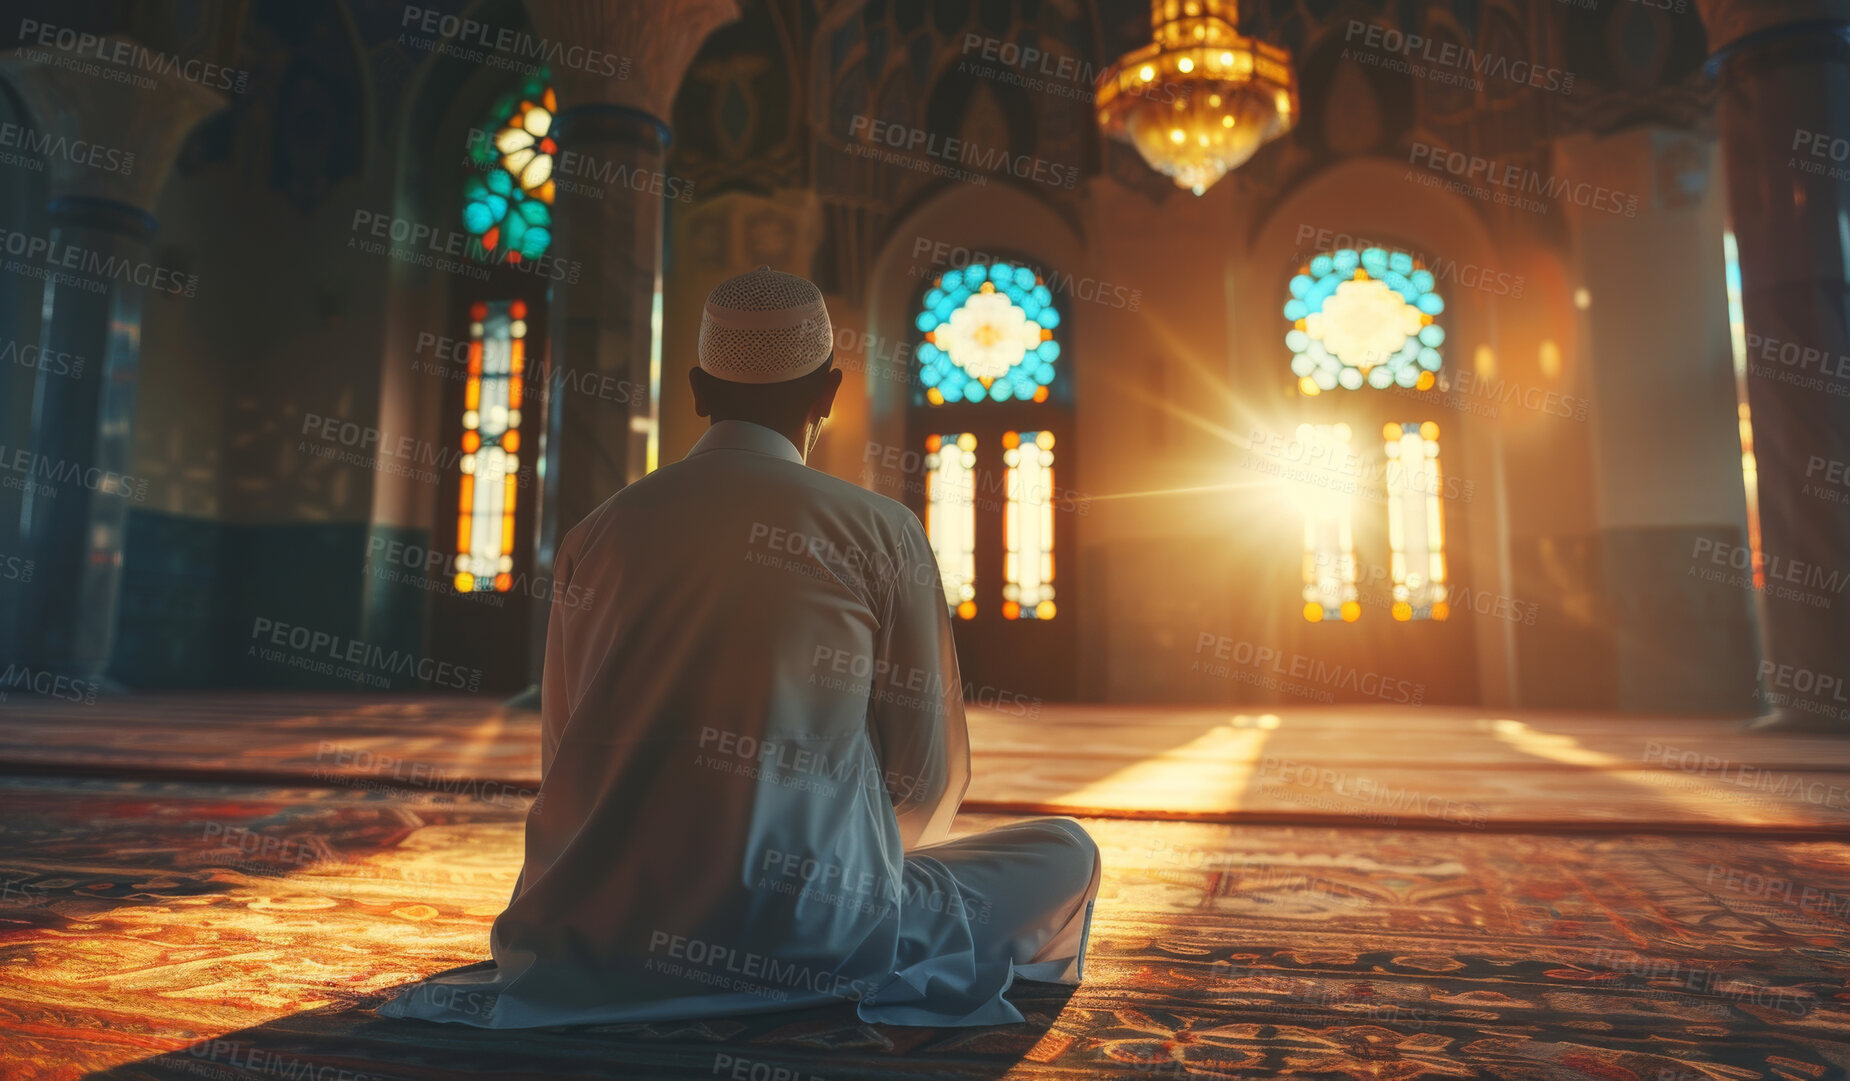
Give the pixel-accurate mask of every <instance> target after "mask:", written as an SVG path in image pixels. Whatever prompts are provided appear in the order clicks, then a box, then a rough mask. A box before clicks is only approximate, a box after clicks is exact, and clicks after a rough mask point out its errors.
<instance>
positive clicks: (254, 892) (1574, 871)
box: [0, 776, 1850, 1081]
mask: <svg viewBox="0 0 1850 1081" xmlns="http://www.w3.org/2000/svg"><path fill="white" fill-rule="evenodd" d="M524 805H525V800H524V798H523V797H522V796H521V795H520V794H519V793H518V792H517V791H516V792H504V793H483V792H469V793H461V792H456V793H437V792H428V791H425V792H420V791H406V790H398V789H394V790H375V791H366V790H361V789H359V788H356V787H354V786H351V785H320V786H278V785H262V784H253V783H249V782H209V781H202V780H190V781H162V780H152V779H123V778H60V777H51V776H14V777H11V778H6V779H0V972H4V973H5V976H4V978H3V979H0V1032H3V1033H4V1041H3V1045H0V1077H5V1078H7V1079H9V1081H10V1079H15V1078H17V1079H21V1081H27V1079H31V1081H37V1079H64V1078H79V1077H94V1078H108V1079H131V1078H133V1079H142V1078H176V1079H178V1078H188V1079H199V1078H238V1079H249V1081H262V1079H276V1078H305V1079H312V1081H375V1079H388V1078H401V1079H407V1081H424V1079H438V1078H461V1079H468V1078H489V1077H497V1078H499V1077H507V1078H531V1079H541V1078H544V1079H562V1078H639V1079H646V1078H694V1077H703V1078H712V1077H742V1078H752V1079H756V1081H768V1079H774V1078H775V1079H779V1081H798V1079H812V1078H827V1079H833V1081H850V1079H861V1078H895V1077H932V1078H942V1079H975V1078H1000V1077H1003V1076H1007V1077H1013V1078H1035V1079H1042V1078H1045V1079H1055V1078H1058V1079H1078V1078H1151V1077H1158V1078H1163V1077H1166V1078H1196V1077H1198V1078H1260V1077H1275V1076H1284V1075H1290V1076H1314V1077H1331V1078H1354V1079H1364V1078H1367V1079H1392V1081H1402V1079H1406V1081H1411V1079H1417V1078H1475V1077H1486V1078H1505V1079H1541V1078H1596V1079H1600V1081H1633V1079H1639V1081H1682V1079H1690V1081H1698V1079H1710V1081H1743V1079H1747V1078H1774V1077H1779V1078H1786V1079H1789V1081H1823V1079H1827V1078H1841V1077H1844V1076H1846V1074H1847V1072H1850V967H1847V966H1846V956H1850V955H1847V954H1846V946H1847V945H1850V845H1846V844H1844V843H1842V842H1841V841H1821V840H1791V839H1780V838H1777V837H1768V836H1751V835H1743V836H1735V837H1730V836H1726V835H1722V834H1711V835H1707V836H1683V837H1667V836H1660V835H1636V836H1624V835H1617V834H1611V833H1604V834H1574V833H1567V832H1557V833H1551V834H1546V835H1540V834H1538V835H1530V834H1522V833H1509V832H1503V833H1496V832H1489V831H1478V830H1473V829H1461V830H1454V831H1438V830H1432V829H1421V830H1385V829H1368V828H1362V827H1360V826H1351V827H1349V828H1333V827H1329V826H1323V825H1301V826H1269V827H1242V826H1233V825H1227V824H1219V823H1201V822H1158V821H1136V820H1125V819H1117V820H1107V819H1098V820H1092V821H1088V822H1087V826H1088V828H1090V829H1092V830H1093V831H1094V834H1095V836H1097V837H1098V838H1099V841H1100V843H1101V846H1102V848H1103V850H1104V860H1105V868H1106V871H1105V878H1104V884H1103V887H1102V891H1101V894H1100V897H1099V903H1098V906H1097V909H1096V916H1095V921H1094V927H1093V940H1092V950H1093V953H1092V957H1091V959H1090V961H1089V962H1088V970H1089V971H1088V980H1087V983H1086V985H1085V986H1083V987H1081V988H1079V989H1077V990H1076V991H1071V990H1068V989H1055V988H1048V987H1045V986H1041V987H1035V986H1034V985H1023V987H1022V988H1020V989H1018V992H1017V993H1016V995H1015V997H1016V1000H1017V1002H1018V1003H1020V1004H1021V1005H1022V1006H1023V1008H1024V1012H1025V1013H1026V1014H1027V1015H1028V1018H1029V1022H1028V1023H1027V1024H1025V1025H1014V1026H1007V1027H1003V1028H996V1029H977V1030H968V1029H966V1030H919V1029H897V1028H886V1027H880V1026H870V1025H866V1024H862V1023H860V1022H859V1021H857V1020H856V1019H855V1018H854V1017H853V1016H852V1014H851V1012H850V1011H849V1010H848V1009H847V1008H846V1007H843V1008H840V1009H831V1010H823V1011H808V1012H794V1013H787V1014H773V1015H764V1016H759V1017H754V1018H746V1019H740V1020H728V1021H707V1022H700V1023H679V1024H651V1025H623V1026H605V1027H595V1028H586V1029H576V1030H565V1031H558V1032H515V1033H506V1032H501V1033H495V1032H483V1031H479V1030H472V1029H464V1028H457V1027H450V1026H436V1025H426V1024H422V1023H418V1022H402V1021H389V1020H385V1019H381V1018H378V1017H377V1016H375V1015H374V1014H372V1013H371V1012H370V1011H369V1010H368V1009H367V1006H368V1005H369V1004H370V1003H372V1002H375V1001H377V999H378V998H379V997H380V996H381V995H382V994H383V993H384V992H386V991H387V990H388V989H389V988H391V987H394V986H396V985H399V984H402V983H405V982H408V981H411V980H414V979H416V978H418V977H420V976H423V975H426V974H428V973H431V972H435V971H439V970H441V969H445V968H449V967H452V966H454V965H457V964H461V963H465V962H468V961H472V960H475V959H478V958H479V957H481V956H482V955H483V951H484V943H485V936H486V931H487V927H488V924H489V921H490V920H491V919H492V918H493V916H494V915H495V914H496V913H497V912H498V911H499V909H500V907H501V904H502V902H503V901H504V900H505V898H506V895H507V892H508V890H509V888H510V887H511V886H512V882H513V873H514V870H515V868H516V866H517V864H518V858H519V822H520V818H521V815H522V812H523V809H524ZM993 821H994V819H993V818H990V817H988V816H980V815H979V816H966V817H965V818H964V819H961V820H960V825H961V826H962V827H964V828H971V829H974V828H980V827H982V826H985V825H988V824H990V823H991V822H993ZM780 1070H782V1071H786V1072H783V1073H779V1072H777V1071H780ZM734 1071H743V1072H736V1073H735V1072H734Z"/></svg>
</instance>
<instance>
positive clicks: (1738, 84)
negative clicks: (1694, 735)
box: [1701, 0, 1850, 732]
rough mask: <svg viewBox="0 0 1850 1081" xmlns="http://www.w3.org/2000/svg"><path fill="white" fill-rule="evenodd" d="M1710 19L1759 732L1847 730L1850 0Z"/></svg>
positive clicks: (1751, 3)
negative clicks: (1757, 642) (1742, 352)
mask: <svg viewBox="0 0 1850 1081" xmlns="http://www.w3.org/2000/svg"><path fill="white" fill-rule="evenodd" d="M1701 9H1702V16H1703V21H1704V23H1705V24H1706V26H1707V28H1708V32H1709V41H1710V45H1711V47H1712V49H1713V50H1714V56H1713V58H1712V59H1711V61H1710V70H1711V72H1712V73H1713V74H1714V75H1715V77H1716V78H1717V79H1718V80H1719V82H1720V90H1721V93H1720V103H1719V113H1720V118H1719V119H1720V127H1721V137H1722V154H1723V157H1724V159H1725V161H1726V163H1727V172H1728V186H1729V205H1730V217H1731V218H1732V220H1733V228H1734V233H1735V237H1736V240H1737V242H1738V244H1739V249H1740V269H1741V282H1742V303H1743V308H1744V312H1745V319H1746V324H1747V325H1746V332H1747V341H1748V351H1747V352H1748V377H1747V395H1748V404H1749V406H1750V408H1751V410H1752V415H1753V430H1754V449H1755V458H1756V461H1757V465H1758V474H1759V493H1760V528H1761V550H1762V554H1763V561H1762V562H1763V570H1764V575H1765V588H1764V589H1763V590H1762V591H1761V593H1760V612H1761V621H1762V628H1761V631H1762V639H1763V656H1762V663H1761V666H1760V674H1761V677H1762V678H1761V693H1762V695H1763V696H1764V701H1765V702H1766V704H1767V709H1766V713H1765V715H1764V716H1762V717H1761V718H1760V720H1759V721H1758V722H1756V725H1757V726H1759V727H1771V728H1776V729H1782V730H1828V731H1836V732H1850V690H1845V689H1844V688H1845V685H1846V683H1850V590H1846V589H1845V588H1844V585H1845V584H1847V583H1850V503H1846V502H1839V501H1837V500H1838V498H1839V497H1843V496H1850V488H1847V487H1845V486H1844V484H1843V483H1842V480H1843V477H1844V475H1845V471H1846V470H1850V235H1846V233H1845V232H1844V230H1843V228H1842V223H1843V222H1844V221H1845V220H1846V219H1847V218H1850V0H1702V2H1701ZM1832 463H1836V465H1835V466H1833V464H1832ZM1833 470H1835V472H1833ZM1833 478H1835V479H1833Z"/></svg>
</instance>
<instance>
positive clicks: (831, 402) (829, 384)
mask: <svg viewBox="0 0 1850 1081" xmlns="http://www.w3.org/2000/svg"><path fill="white" fill-rule="evenodd" d="M839 390H841V369H840V368H830V369H829V374H827V375H825V376H823V377H822V392H821V393H819V394H817V395H816V404H815V406H814V408H815V410H816V416H817V417H818V418H821V417H826V416H828V415H829V412H830V411H831V410H833V409H834V408H835V393H836V392H837V391H839Z"/></svg>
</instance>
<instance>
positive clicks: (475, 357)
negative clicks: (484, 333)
mask: <svg viewBox="0 0 1850 1081" xmlns="http://www.w3.org/2000/svg"><path fill="white" fill-rule="evenodd" d="M469 374H470V375H472V376H474V375H481V374H482V339H480V338H477V339H476V340H474V341H472V342H470V343H469Z"/></svg>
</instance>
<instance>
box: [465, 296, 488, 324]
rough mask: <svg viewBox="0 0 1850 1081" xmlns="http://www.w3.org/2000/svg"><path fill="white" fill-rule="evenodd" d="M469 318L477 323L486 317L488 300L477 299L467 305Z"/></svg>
mask: <svg viewBox="0 0 1850 1081" xmlns="http://www.w3.org/2000/svg"><path fill="white" fill-rule="evenodd" d="M469 318H471V319H473V320H475V321H476V322H478V323H479V322H481V321H482V320H484V319H486V318H488V302H487V301H482V300H478V301H476V302H475V303H474V304H471V305H469Z"/></svg>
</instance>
